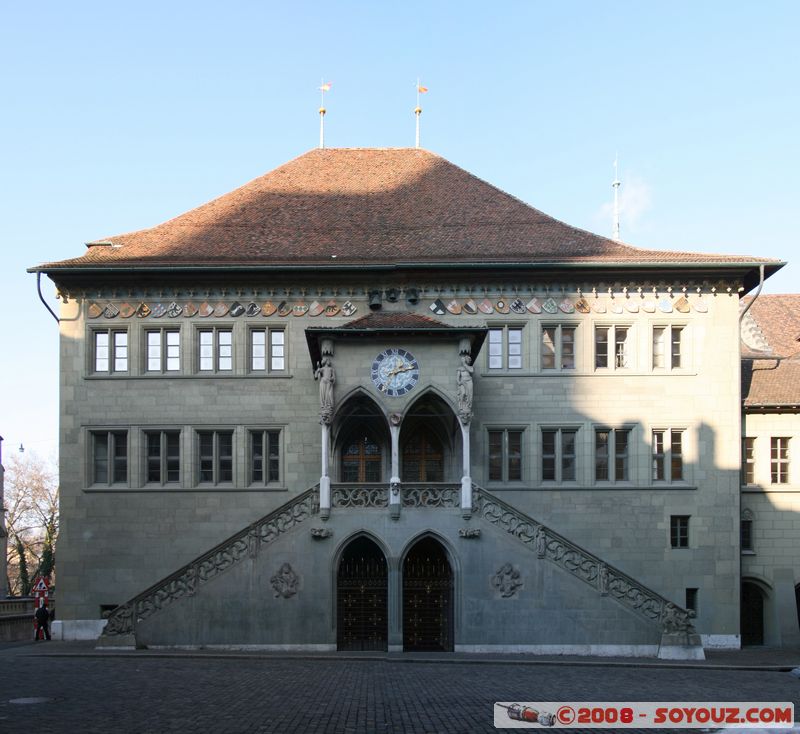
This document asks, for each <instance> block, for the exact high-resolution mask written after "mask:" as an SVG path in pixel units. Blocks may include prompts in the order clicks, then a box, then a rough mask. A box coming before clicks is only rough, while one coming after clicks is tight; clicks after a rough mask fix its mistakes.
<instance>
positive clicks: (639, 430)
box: [42, 248, 789, 654]
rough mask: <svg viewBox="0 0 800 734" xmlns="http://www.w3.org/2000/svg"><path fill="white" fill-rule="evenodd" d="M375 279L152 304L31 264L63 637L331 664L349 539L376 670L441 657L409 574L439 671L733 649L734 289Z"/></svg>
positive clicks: (161, 282) (289, 282) (660, 277)
mask: <svg viewBox="0 0 800 734" xmlns="http://www.w3.org/2000/svg"><path fill="white" fill-rule="evenodd" d="M123 249H124V248H123ZM142 267H144V268H145V269H146V266H142ZM369 267H370V266H369V264H366V265H365V266H364V267H363V268H362V270H361V271H358V270H356V271H351V272H348V273H342V272H339V271H337V270H335V269H329V270H326V269H325V268H323V267H320V268H319V269H318V271H317V272H316V273H294V274H291V273H288V272H285V271H281V273H280V275H279V276H278V275H276V276H274V277H271V276H269V275H266V276H265V275H262V274H259V273H256V272H248V270H247V268H240V269H239V270H237V271H236V272H225V271H223V270H222V269H217V270H214V269H213V268H212V269H211V270H210V271H208V272H205V273H203V274H202V275H200V274H197V273H195V274H192V273H189V272H183V273H181V272H179V271H180V268H178V271H176V272H173V273H170V272H159V273H151V274H150V276H149V278H150V279H149V280H148V287H147V288H142V287H141V285H140V283H137V282H136V278H131V277H129V276H126V275H122V274H120V273H119V272H115V270H114V268H113V267H108V268H107V269H105V270H103V269H102V268H100V269H99V270H98V269H94V270H93V271H92V272H91V273H88V272H81V273H80V277H78V276H77V275H75V274H71V273H60V272H58V270H57V268H50V269H48V267H47V266H43V268H42V269H44V270H46V271H47V272H48V273H49V274H50V275H51V277H53V278H54V279H55V280H56V282H57V283H58V284H59V286H60V288H61V292H62V297H63V303H62V307H61V326H60V329H61V462H60V463H61V517H62V525H61V535H60V539H59V611H60V618H61V620H62V630H63V633H64V634H65V635H67V636H69V635H70V634H73V635H79V634H80V635H89V636H91V635H96V634H98V633H99V631H100V630H101V629H102V626H103V622H102V621H100V620H101V618H102V617H103V616H105V615H107V614H108V613H110V612H111V610H113V609H115V608H117V607H119V605H123V606H122V607H119V609H118V611H116V612H113V614H112V616H111V622H109V628H110V629H111V628H113V630H117V631H119V633H120V634H121V635H123V636H125V635H128V634H134V633H135V634H134V636H135V640H136V643H137V644H147V645H173V644H175V645H177V644H180V645H201V644H202V645H226V646H237V645H239V646H248V645H257V646H266V647H272V648H286V647H301V648H302V647H304V648H307V649H335V648H336V646H337V645H339V646H340V647H341V646H342V645H343V644H345V643H344V642H343V638H342V635H341V630H342V627H343V625H348V624H351V622H352V620H349V618H347V619H346V618H345V617H346V615H345V617H343V616H342V610H341V609H340V608H339V607H340V606H341V605H343V604H345V598H344V597H343V596H341V590H342V589H343V588H344V584H345V582H346V581H347V579H344V577H343V576H342V573H343V571H342V569H343V568H344V567H345V566H346V563H345V560H346V559H347V558H349V556H348V553H349V550H348V549H352V548H354V547H356V546H355V545H354V543H355V540H356V539H359V538H365V539H366V540H364V541H363V543H362V545H363V546H364V547H365V548H366V547H367V546H368V545H369V544H371V545H369V547H370V548H372V549H373V550H371V551H367V552H366V553H367V556H368V557H367V560H368V561H369V562H370V563H373V562H374V568H373V571H372V572H371V573H373V572H374V573H373V575H374V578H376V579H378V581H377V582H376V583H378V585H379V586H380V588H381V589H384V590H385V591H381V592H379V593H378V597H380V595H381V594H385V604H384V602H380V603H379V605H378V606H379V607H380V609H379V611H378V612H376V614H377V615H378V616H377V617H376V619H378V618H379V619H380V620H381V621H379V622H376V624H377V625H378V626H380V627H381V630H383V629H384V628H383V625H384V624H385V635H384V632H383V631H382V632H381V635H384V636H380V635H379V636H378V638H376V639H377V642H375V643H374V644H378V645H384V647H385V648H387V647H388V649H403V647H404V646H405V647H406V648H407V649H424V645H425V644H429V642H425V641H424V639H427V638H424V635H423V637H419V638H418V639H419V640H423V641H422V642H419V645H422V646H423V647H417V648H415V647H414V646H413V645H411V644H410V643H409V639H410V636H411V635H414V634H417V632H419V630H417V631H414V630H412V628H411V627H409V625H410V624H411V622H410V620H411V619H412V617H413V618H414V619H416V618H417V617H418V618H419V619H423V618H424V619H428V617H426V616H425V615H426V614H427V615H429V616H430V614H431V612H430V610H428V609H423V610H422V611H419V610H416V608H412V607H413V604H412V603H411V602H410V601H409V599H411V598H412V593H416V592H412V590H411V587H409V586H408V583H410V582H408V583H407V578H406V577H408V576H410V575H411V573H412V571H411V569H412V567H414V566H413V564H414V563H416V562H417V561H418V559H417V556H416V555H414V554H415V549H419V548H424V549H425V553H427V554H428V556H435V557H436V558H440V561H437V563H439V566H437V568H439V571H437V573H439V575H438V576H436V575H434V576H432V577H431V578H434V579H435V584H439V585H441V588H442V589H443V591H441V592H440V593H439V596H438V597H436V599H438V601H436V602H435V603H436V604H439V605H440V606H441V610H440V612H439V617H438V619H439V620H440V621H441V625H443V626H442V627H441V629H440V630H439V632H437V633H436V634H439V637H436V639H437V640H439V642H438V643H436V644H439V643H441V645H442V647H443V649H455V650H475V651H485V650H542V651H544V650H550V651H563V652H570V651H571V652H580V651H583V652H587V651H588V652H594V653H598V654H604V653H611V654H656V653H657V652H658V650H659V646H660V645H661V644H662V642H663V640H662V637H661V635H662V633H666V635H667V637H670V639H671V640H672V642H670V643H669V644H670V645H672V643H673V642H674V639H672V638H675V636H676V635H677V638H680V636H681V635H684V638H683V640H684V643H686V646H688V647H691V643H690V642H689V641H688V637H687V635H688V636H689V637H691V636H692V635H693V633H694V630H695V629H696V631H697V632H698V633H699V634H700V635H702V636H703V641H704V643H705V644H706V645H709V646H715V645H716V646H727V647H737V646H738V645H739V643H740V637H739V597H740V588H739V580H740V549H739V519H740V514H741V510H742V508H741V507H740V503H739V491H740V483H739V477H740V474H739V437H740V431H741V429H740V425H741V412H740V411H741V408H740V382H739V368H738V365H739V323H738V318H739V297H740V293H741V290H742V289H743V287H749V286H750V285H752V277H753V276H752V272H753V266H752V263H745V264H741V263H736V264H734V265H731V264H730V263H727V264H726V263H720V264H718V265H715V266H706V267H705V269H704V270H703V271H702V272H697V271H696V268H694V266H691V267H688V266H687V268H685V269H682V268H683V266H680V265H674V266H672V267H671V269H670V268H665V267H664V266H663V265H661V264H655V265H651V264H649V262H648V260H647V259H646V258H644V257H642V259H641V261H640V262H638V263H634V264H633V265H630V264H629V265H627V266H626V267H625V268H624V269H618V270H616V271H615V270H614V269H613V268H611V266H610V265H608V263H606V264H605V266H604V267H605V268H606V270H605V271H603V272H597V271H596V270H593V268H592V267H590V265H587V266H577V267H572V269H571V268H570V267H568V266H567V265H563V266H561V267H560V268H555V269H553V270H552V271H551V270H549V269H544V270H542V271H540V272H532V273H531V272H528V271H526V270H517V269H515V268H512V267H504V268H495V269H492V268H489V267H486V268H484V269H483V270H482V269H481V268H480V267H476V268H473V269H471V270H470V271H469V272H464V271H463V270H461V269H460V266H459V264H458V262H451V263H450V265H449V267H448V268H445V269H441V270H440V272H436V273H434V272H432V271H430V270H428V271H426V270H425V269H422V270H418V271H415V270H413V269H411V268H406V269H403V268H402V267H401V268H400V269H399V270H398V272H395V273H388V274H387V273H383V272H381V270H380V268H376V269H375V270H374V272H372V273H370V272H369ZM142 304H144V306H143V305H142ZM331 304H333V305H332V306H331V313H332V314H333V315H327V314H326V313H325V312H324V311H323V307H324V306H325V305H331ZM204 306H205V307H206V308H205V309H204ZM198 307H199V309H198ZM214 309H216V310H214ZM334 312H335V313H334ZM204 313H206V315H205V316H204V315H203V314H204ZM265 314H267V315H265ZM345 314H346V315H345ZM370 314H372V315H373V316H375V315H376V314H377V315H379V316H380V318H379V319H377V317H375V319H377V320H375V319H373V320H370V319H369V318H368V319H365V320H363V321H358V319H360V318H361V317H363V316H368V315H370ZM168 334H169V335H171V336H169V337H168V336H167V335H168ZM273 334H280V336H278V337H275V339H274V340H273V336H272V335H273ZM118 335H122V336H118ZM168 345H171V351H170V350H169V349H168ZM386 350H395V351H389V352H388V355H389V356H388V357H386V356H385V355H386V354H387V351H386ZM397 350H401V351H397ZM326 355H327V356H326ZM381 355H384V356H383V357H382V356H381ZM465 356H466V357H468V358H469V359H468V360H465V359H464V358H465ZM273 357H274V358H275V359H274V360H273ZM384 358H385V359H387V360H394V361H392V362H391V364H390V367H391V369H386V368H385V367H384V366H383V365H382V360H383V359H384ZM117 359H118V360H119V362H118V363H116V360H117ZM168 359H172V362H168V361H167V360H168ZM324 359H329V360H330V364H331V366H332V368H333V370H334V372H335V383H334V384H333V405H332V406H326V405H325V404H323V406H322V408H321V406H320V397H321V394H322V392H321V390H320V385H319V384H318V382H317V381H315V370H316V369H317V367H318V366H319V365H320V364H321V363H322V361H324ZM404 359H406V360H407V361H403V360H404ZM465 361H466V362H467V364H469V363H470V362H471V367H472V371H471V372H470V373H469V375H468V378H466V379H469V378H471V381H470V388H471V395H472V400H471V401H468V403H471V404H470V405H467V408H470V409H467V408H465V402H464V401H465V400H467V398H465V394H464V392H463V391H462V390H463V388H462V384H463V381H464V379H465V378H464V374H465V373H464V372H462V373H461V376H459V366H460V365H462V364H464V362H465ZM387 364H388V362H387ZM381 370H382V372H381ZM379 373H380V374H379ZM405 373H408V380H407V381H406V377H405ZM381 374H382V375H383V376H382V377H381V376H380V375H381ZM317 376H320V375H319V373H317ZM395 378H396V379H395ZM381 380H383V381H384V382H383V383H382V382H381ZM392 386H395V388H396V389H397V393H398V394H392V390H393V388H392ZM323 403H325V399H323ZM465 454H466V456H465ZM398 480H399V481H398ZM307 492H310V493H311V494H308V495H306V494H303V493H307ZM306 496H308V497H309V498H311V497H313V499H309V500H308V502H310V503H312V504H311V505H303V509H302V512H301V514H300V515H298V514H296V513H297V512H300V510H297V509H296V508H297V507H299V505H297V501H298V498H303V497H306ZM760 498H761V496H760V495H759V500H760ZM303 501H304V502H306V500H303ZM748 501H749V500H748ZM753 501H755V497H753ZM287 503H288V504H287ZM487 503H488V504H487ZM312 505H313V507H312ZM490 506H491V508H492V509H491V510H489V509H486V508H488V507H490ZM292 508H295V509H292ZM482 508H484V509H486V511H485V512H484V511H483V509H482ZM504 508H505V509H504ZM753 512H754V513H757V514H758V516H759V517H761V516H762V515H763V516H765V520H766V510H765V508H764V507H763V506H762V505H759V506H758V507H754V508H753ZM271 513H277V514H275V515H274V517H273V515H272V514H271ZM287 513H288V514H287ZM292 513H295V514H292ZM301 515H302V516H301ZM259 518H267V520H265V521H263V522H262V521H260V520H259ZM270 518H272V519H270ZM275 518H278V519H275ZM287 522H288V523H289V524H288V525H286V523H287ZM770 522H772V520H770ZM765 527H766V526H765ZM248 528H250V529H249V530H248ZM237 533H238V534H239V535H237ZM765 537H768V536H765ZM226 538H231V541H230V542H228V544H227V545H225V544H224V543H223V541H225V539H226ZM237 538H238V539H237ZM367 541H368V543H367ZM423 541H424V543H423ZM759 542H761V541H759ZM220 543H223V545H219V547H218V550H216V551H214V552H212V553H210V555H209V549H214V548H215V547H217V546H218V544H220ZM425 543H427V545H425ZM786 543H789V540H788V538H787V539H786ZM359 547H360V546H359ZM781 547H783V546H781ZM775 548H776V549H775V551H774V553H775V554H776V555H779V553H780V551H779V549H778V547H777V545H776V546H775ZM786 548H788V546H786ZM766 550H767V547H766V545H765V547H764V551H765V555H764V561H765V562H769V563H772V560H771V559H770V560H769V561H767V559H766ZM772 552H773V551H770V553H772ZM370 554H372V555H370ZM437 554H438V555H437ZM420 558H421V557H420ZM759 559H761V556H759ZM363 560H364V558H363V557H362V561H363ZM427 562H429V566H430V568H429V566H425V562H424V561H423V560H419V564H420V565H419V569H422V570H421V571H419V572H418V573H428V572H429V571H430V569H432V568H434V565H435V564H434V563H433V561H431V560H430V558H428V561H427ZM746 562H747V561H746ZM777 563H778V560H777V559H776V560H775V567H776V568H777ZM414 568H416V567H414ZM748 572H749V573H752V574H753V575H757V574H758V571H757V570H756V569H755V568H753V569H749V570H748ZM415 573H417V572H415ZM430 573H433V571H430ZM171 574H172V575H171ZM162 580H165V581H162ZM432 583H433V582H432ZM154 584H155V586H153V585H154ZM435 584H434V585H435ZM423 586H424V585H423ZM149 587H153V588H152V589H151V591H149V592H148V591H146V590H147V589H148V588H149ZM429 587H430V584H429ZM376 588H377V587H376ZM287 590H288V592H290V593H288V592H287ZM381 598H383V597H381ZM419 598H422V597H419ZM414 599H417V597H414ZM130 600H133V601H131V602H130V604H127V606H125V605H126V603H128V602H129V601H130ZM414 603H415V604H416V603H417V602H416V601H415V602H414ZM420 604H422V602H420ZM409 605H411V606H409ZM423 606H424V604H423ZM687 606H691V607H694V608H696V610H697V615H696V618H693V617H690V616H689V615H688V614H687V612H686V611H685V610H684V607H687ZM442 610H443V611H442ZM353 614H354V615H357V614H361V612H353ZM689 619H691V622H689V621H688V620H689ZM92 620H97V621H96V622H93V621H92ZM137 620H138V621H137ZM348 620H349V621H348ZM442 620H443V621H442ZM423 621H424V620H423ZM692 625H693V628H692ZM422 627H424V624H423V622H420V629H421V628H422ZM71 629H72V630H75V631H74V632H72V633H71V632H70V630H71ZM445 629H446V632H442V631H441V630H445ZM78 630H80V631H78ZM354 634H356V643H357V644H362V643H363V644H367V638H369V639H370V640H371V639H372V638H371V637H370V636H369V632H368V631H367V632H360V633H354ZM359 634H361V635H362V637H363V639H361V638H359V637H358V635H359ZM419 634H420V635H422V634H423V633H422V632H419ZM426 634H427V633H426ZM434 637H435V635H434ZM423 638H424V639H423ZM415 639H417V638H415ZM351 642H352V641H351ZM373 642H374V641H373ZM348 644H349V643H348ZM370 644H372V643H370ZM415 644H416V643H415ZM431 644H433V643H431ZM678 647H680V645H678Z"/></svg>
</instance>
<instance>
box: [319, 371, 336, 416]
mask: <svg viewBox="0 0 800 734" xmlns="http://www.w3.org/2000/svg"><path fill="white" fill-rule="evenodd" d="M314 379H315V380H319V419H320V423H325V424H326V425H327V424H329V423H330V422H331V419H332V418H333V407H334V406H333V386H334V384H335V383H336V371H335V370H334V369H333V362H332V361H331V358H330V357H324V358H323V360H322V362H317V369H316V370H314Z"/></svg>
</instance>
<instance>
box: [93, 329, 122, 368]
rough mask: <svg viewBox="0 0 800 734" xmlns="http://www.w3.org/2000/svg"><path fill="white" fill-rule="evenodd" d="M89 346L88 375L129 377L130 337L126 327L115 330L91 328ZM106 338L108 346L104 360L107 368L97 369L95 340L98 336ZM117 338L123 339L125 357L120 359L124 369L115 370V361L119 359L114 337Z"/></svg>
mask: <svg viewBox="0 0 800 734" xmlns="http://www.w3.org/2000/svg"><path fill="white" fill-rule="evenodd" d="M90 335H91V336H90V344H91V354H90V355H89V373H90V374H92V375H104V376H109V375H130V374H131V336H130V329H129V328H128V327H123V328H117V327H106V328H98V327H92V328H91V329H90ZM103 335H104V336H106V337H107V338H108V345H107V346H106V349H107V350H108V355H107V356H106V358H105V359H106V360H107V361H108V366H107V368H106V369H98V366H97V360H98V356H97V352H98V345H97V338H98V336H103ZM117 336H124V337H125V345H124V349H125V356H124V357H122V359H124V360H125V368H124V369H118V368H117V360H118V359H120V357H118V356H117V344H116V337H117Z"/></svg>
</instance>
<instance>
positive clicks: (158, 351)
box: [145, 329, 181, 372]
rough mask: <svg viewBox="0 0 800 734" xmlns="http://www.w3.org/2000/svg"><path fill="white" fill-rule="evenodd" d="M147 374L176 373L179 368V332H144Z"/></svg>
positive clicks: (161, 330)
mask: <svg viewBox="0 0 800 734" xmlns="http://www.w3.org/2000/svg"><path fill="white" fill-rule="evenodd" d="M145 341H146V345H147V371H148V372H178V371H179V370H180V368H181V332H180V331H179V330H178V329H157V330H148V331H146V332H145Z"/></svg>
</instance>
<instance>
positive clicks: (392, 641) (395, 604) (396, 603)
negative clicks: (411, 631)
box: [386, 558, 403, 652]
mask: <svg viewBox="0 0 800 734" xmlns="http://www.w3.org/2000/svg"><path fill="white" fill-rule="evenodd" d="M386 565H387V570H388V579H387V582H388V589H387V599H386V600H387V611H388V617H389V618H388V619H387V623H388V628H389V640H388V643H389V644H388V647H389V650H388V651H389V652H403V626H402V623H401V621H400V618H401V614H400V606H401V603H402V595H403V588H402V583H403V579H402V577H401V574H400V559H399V558H387V559H386Z"/></svg>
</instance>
